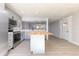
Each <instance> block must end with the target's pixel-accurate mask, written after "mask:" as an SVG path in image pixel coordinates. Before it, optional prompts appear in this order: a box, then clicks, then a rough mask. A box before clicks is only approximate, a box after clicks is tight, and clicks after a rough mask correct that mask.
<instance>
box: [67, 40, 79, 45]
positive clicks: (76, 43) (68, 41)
mask: <svg viewBox="0 0 79 59" xmlns="http://www.w3.org/2000/svg"><path fill="white" fill-rule="evenodd" d="M68 42H70V43H72V44H75V45H77V46H79V43H77V42H74V41H68Z"/></svg>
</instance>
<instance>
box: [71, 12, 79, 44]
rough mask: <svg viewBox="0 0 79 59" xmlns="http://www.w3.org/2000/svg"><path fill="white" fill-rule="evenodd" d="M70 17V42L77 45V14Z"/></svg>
mask: <svg viewBox="0 0 79 59" xmlns="http://www.w3.org/2000/svg"><path fill="white" fill-rule="evenodd" d="M72 16H73V17H72V19H73V21H72V26H73V28H72V41H73V42H74V43H75V44H77V45H79V12H78V13H76V14H74V15H72Z"/></svg>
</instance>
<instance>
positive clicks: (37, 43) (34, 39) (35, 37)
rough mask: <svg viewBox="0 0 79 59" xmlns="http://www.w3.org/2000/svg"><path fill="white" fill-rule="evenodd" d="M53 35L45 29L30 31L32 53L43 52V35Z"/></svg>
mask: <svg viewBox="0 0 79 59" xmlns="http://www.w3.org/2000/svg"><path fill="white" fill-rule="evenodd" d="M47 35H53V34H52V33H49V32H45V31H34V32H31V33H30V39H31V40H30V50H31V52H32V53H33V54H44V53H45V37H46V36H47Z"/></svg>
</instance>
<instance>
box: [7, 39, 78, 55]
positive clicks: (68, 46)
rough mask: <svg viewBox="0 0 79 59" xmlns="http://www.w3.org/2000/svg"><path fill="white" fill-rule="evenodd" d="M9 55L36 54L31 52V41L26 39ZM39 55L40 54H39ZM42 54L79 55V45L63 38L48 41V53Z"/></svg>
mask: <svg viewBox="0 0 79 59" xmlns="http://www.w3.org/2000/svg"><path fill="white" fill-rule="evenodd" d="M8 56H36V55H33V54H31V53H30V41H29V40H25V41H23V42H22V43H21V44H20V45H18V46H17V47H16V48H14V49H12V50H11V51H10V52H9V54H8ZM38 56H39V55H38ZM42 56H79V46H76V45H74V44H72V43H69V42H67V41H66V40H62V39H55V38H52V39H49V40H48V41H46V53H45V54H44V55H42Z"/></svg>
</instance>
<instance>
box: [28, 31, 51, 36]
mask: <svg viewBox="0 0 79 59" xmlns="http://www.w3.org/2000/svg"><path fill="white" fill-rule="evenodd" d="M29 34H30V35H53V33H50V32H45V31H33V32H30V33H29Z"/></svg>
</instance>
